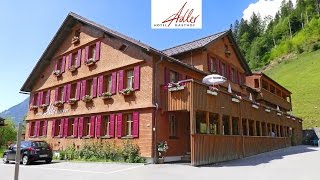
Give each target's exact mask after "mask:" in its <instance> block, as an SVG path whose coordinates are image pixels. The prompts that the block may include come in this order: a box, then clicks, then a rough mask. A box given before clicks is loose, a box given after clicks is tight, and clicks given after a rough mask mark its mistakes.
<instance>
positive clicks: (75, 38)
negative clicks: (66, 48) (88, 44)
mask: <svg viewBox="0 0 320 180" xmlns="http://www.w3.org/2000/svg"><path fill="white" fill-rule="evenodd" d="M71 42H72V44H77V43H79V42H80V37H79V36H73V37H72V40H71Z"/></svg>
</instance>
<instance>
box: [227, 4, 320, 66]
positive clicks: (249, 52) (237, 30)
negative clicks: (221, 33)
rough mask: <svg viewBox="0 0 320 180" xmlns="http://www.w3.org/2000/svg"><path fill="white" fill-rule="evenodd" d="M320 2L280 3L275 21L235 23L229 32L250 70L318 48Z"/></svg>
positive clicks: (256, 18) (254, 17) (256, 16)
mask: <svg viewBox="0 0 320 180" xmlns="http://www.w3.org/2000/svg"><path fill="white" fill-rule="evenodd" d="M319 5H320V0H297V4H296V6H295V7H294V6H293V3H292V2H291V1H290V0H289V1H283V2H282V5H281V8H280V10H279V11H278V13H277V14H276V15H275V17H274V18H272V17H266V18H264V19H261V17H260V15H259V14H252V16H251V18H250V20H244V19H241V20H240V21H239V20H237V21H235V23H234V24H233V25H231V29H232V31H233V33H234V36H235V38H236V40H237V42H238V44H239V46H240V49H241V51H242V53H243V54H244V56H245V57H246V59H247V61H248V63H249V65H250V67H251V68H252V69H261V68H263V67H265V66H266V65H268V64H269V63H270V62H271V61H272V60H274V59H277V58H286V56H287V55H288V54H301V53H303V52H309V51H315V50H318V49H320V19H319Z"/></svg>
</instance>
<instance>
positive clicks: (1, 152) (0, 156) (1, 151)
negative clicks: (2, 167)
mask: <svg viewBox="0 0 320 180" xmlns="http://www.w3.org/2000/svg"><path fill="white" fill-rule="evenodd" d="M4 151H5V149H3V148H2V147H0V158H2V156H3V153H4Z"/></svg>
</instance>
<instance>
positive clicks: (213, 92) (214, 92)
mask: <svg viewBox="0 0 320 180" xmlns="http://www.w3.org/2000/svg"><path fill="white" fill-rule="evenodd" d="M218 91H219V89H218V88H216V87H214V86H209V89H208V90H207V94H211V95H213V96H217V95H218Z"/></svg>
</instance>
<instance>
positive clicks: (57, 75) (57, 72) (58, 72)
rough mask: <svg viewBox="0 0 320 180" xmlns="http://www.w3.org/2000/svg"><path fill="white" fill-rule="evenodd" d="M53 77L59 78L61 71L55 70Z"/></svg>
mask: <svg viewBox="0 0 320 180" xmlns="http://www.w3.org/2000/svg"><path fill="white" fill-rule="evenodd" d="M53 75H55V76H56V77H59V76H61V75H62V71H61V70H55V71H53Z"/></svg>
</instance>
